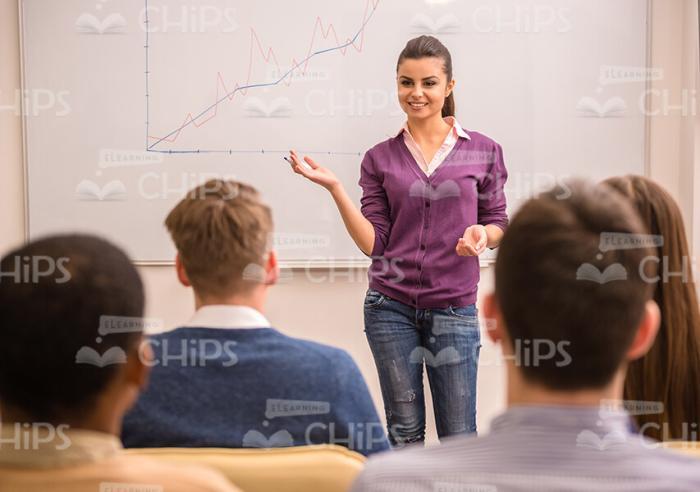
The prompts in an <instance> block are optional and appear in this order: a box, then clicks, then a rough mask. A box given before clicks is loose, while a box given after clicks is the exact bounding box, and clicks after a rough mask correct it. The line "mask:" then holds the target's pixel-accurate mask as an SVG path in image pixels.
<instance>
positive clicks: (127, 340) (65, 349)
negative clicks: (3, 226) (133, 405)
mask: <svg viewBox="0 0 700 492" xmlns="http://www.w3.org/2000/svg"><path fill="white" fill-rule="evenodd" d="M143 309H144V293H143V285H142V283H141V279H140V277H139V274H138V272H137V271H136V269H135V268H134V267H133V265H132V264H131V262H130V261H129V259H128V258H127V256H126V255H125V254H124V253H123V252H122V251H121V250H120V249H118V248H117V247H115V246H113V245H112V244H110V243H108V242H107V241H104V240H102V239H99V238H97V237H94V236H84V235H66V236H53V237H47V238H44V239H41V240H37V241H34V242H31V243H29V244H27V245H25V246H23V247H21V248H19V249H16V250H14V251H12V252H10V253H8V254H7V255H6V256H4V257H3V258H2V260H0V401H1V402H2V404H3V405H5V406H6V407H7V408H12V409H14V410H15V411H17V412H18V413H19V414H20V415H22V416H23V417H26V418H29V419H32V420H33V421H35V422H49V423H53V422H61V421H64V420H63V419H76V418H77V419H80V418H83V417H84V416H86V415H89V412H90V406H91V405H92V404H93V403H94V401H95V400H96V398H97V397H98V396H99V395H100V393H101V392H102V391H103V390H104V389H105V388H106V387H107V386H108V384H109V383H110V382H111V380H112V378H113V377H114V376H115V375H116V374H117V371H118V368H119V365H120V364H115V365H107V366H105V367H98V366H96V365H92V364H86V363H78V362H77V361H76V357H77V354H78V351H79V350H81V349H84V348H86V349H85V350H87V351H92V350H94V351H95V352H97V353H98V355H102V354H104V353H105V352H106V351H107V350H108V349H112V347H118V348H117V349H116V350H113V351H112V353H114V352H115V351H117V352H118V351H119V350H120V349H121V350H122V351H123V353H125V354H129V353H130V352H133V351H134V349H136V348H137V347H138V343H139V341H140V339H141V331H140V330H138V331H132V332H130V333H110V334H104V335H100V334H99V333H98V328H99V327H100V323H101V319H100V318H101V316H128V317H133V318H140V317H142V316H143ZM98 337H102V339H100V338H98ZM98 340H100V341H98ZM83 353H84V352H83Z"/></svg>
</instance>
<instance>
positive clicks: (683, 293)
mask: <svg viewBox="0 0 700 492" xmlns="http://www.w3.org/2000/svg"><path fill="white" fill-rule="evenodd" d="M605 183H606V184H608V185H610V186H612V187H614V188H615V189H616V190H618V191H620V192H621V193H622V194H623V195H625V196H626V197H627V198H629V199H630V200H631V201H632V204H633V205H634V206H635V207H636V208H637V210H638V212H639V214H640V215H641V217H642V221H643V222H644V224H645V225H646V227H647V230H648V232H649V233H650V234H654V235H658V236H661V237H662V238H663V244H662V245H661V246H658V247H657V248H656V251H655V253H654V255H655V259H658V260H657V261H659V262H663V263H662V264H663V265H664V266H665V268H664V271H667V272H674V273H677V272H683V274H684V275H683V276H681V277H679V276H677V275H668V276H667V277H666V278H663V277H662V278H661V279H660V281H659V282H657V283H656V288H655V291H654V300H655V301H656V303H657V304H658V305H659V308H661V326H660V327H659V334H658V335H657V337H656V340H655V341H654V345H652V346H651V348H650V349H649V352H648V353H647V354H646V355H645V356H644V357H642V358H640V359H638V360H635V361H633V362H632V363H631V364H630V366H629V369H628V371H627V377H626V378H625V399H628V400H644V401H661V402H662V403H663V411H661V412H659V413H652V412H649V413H646V414H644V415H636V416H635V418H636V420H637V423H638V424H639V426H640V428H642V431H643V433H644V435H645V436H646V437H652V438H655V439H662V438H666V439H668V438H670V439H681V440H688V439H690V438H689V436H688V432H687V426H688V425H690V424H691V423H697V422H698V418H699V416H700V392H699V391H698V387H700V312H699V311H700V309H698V298H697V294H696V290H695V282H694V281H693V271H692V268H691V265H690V263H689V258H690V254H689V249H688V240H687V238H686V234H685V227H684V226H683V216H682V214H681V211H680V209H679V208H678V205H677V204H676V202H675V200H674V199H673V197H672V196H671V195H670V194H669V193H668V192H667V191H666V190H664V189H663V188H662V187H661V186H659V185H658V184H657V183H655V182H653V181H652V180H650V179H648V178H645V177H642V176H624V177H617V178H611V179H608V180H606V181H605ZM645 424H655V425H645ZM664 424H665V425H664ZM684 425H685V426H686V428H685V431H684ZM665 426H667V431H666V432H662V430H664V427H665Z"/></svg>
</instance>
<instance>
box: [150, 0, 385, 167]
mask: <svg viewBox="0 0 700 492" xmlns="http://www.w3.org/2000/svg"><path fill="white" fill-rule="evenodd" d="M377 5H379V0H377V2H376V3H375V4H374V5H373V6H372V11H371V12H370V14H369V16H368V17H367V19H365V21H364V22H363V23H362V25H361V26H360V29H358V31H357V33H356V34H355V35H354V36H353V37H352V39H351V40H350V41H348V42H347V43H344V44H342V45H339V46H335V47H333V48H326V49H323V50H318V51H315V52H313V53H311V54H310V55H309V56H307V57H306V58H304V59H303V60H301V61H300V62H297V64H296V65H294V66H293V67H292V68H290V69H289V70H288V71H287V72H286V73H285V74H284V75H282V76H281V77H280V78H279V79H277V80H276V81H274V82H268V83H259V84H249V85H245V86H240V87H236V88H235V89H234V90H233V91H231V92H229V93H228V94H226V95H224V96H223V97H222V98H220V99H219V100H218V101H216V102H214V103H213V104H212V105H210V106H209V107H208V108H206V109H205V110H203V111H202V112H200V113H199V114H198V115H197V116H195V117H194V118H190V120H189V121H188V122H187V123H185V124H183V125H182V126H180V127H179V128H176V129H175V130H173V131H171V132H170V133H168V134H167V135H165V136H164V137H161V138H160V139H158V140H157V141H156V142H155V143H153V144H151V145H149V144H148V141H149V129H148V127H149V120H150V113H149V111H150V104H149V98H150V92H149V74H150V70H149V59H148V50H149V37H148V31H149V27H150V26H149V25H148V24H149V20H148V0H145V18H144V24H146V26H145V27H146V29H145V30H146V46H145V48H146V71H145V74H146V152H160V153H165V154H210V153H221V154H234V153H263V154H264V153H282V154H287V153H289V150H262V149H255V150H233V149H229V150H201V149H197V150H157V149H154V148H153V147H155V146H156V145H158V144H159V143H161V142H162V141H163V140H165V139H167V138H169V137H171V136H172V135H174V134H176V133H178V132H179V131H181V130H182V129H184V128H186V127H187V126H189V125H191V124H192V123H194V122H195V121H196V120H197V119H198V118H200V117H201V116H202V115H204V114H206V113H207V112H209V111H210V110H211V109H212V108H214V107H216V106H217V105H218V104H219V103H221V102H223V101H224V100H225V99H227V98H230V97H231V96H233V95H234V94H235V93H236V92H238V91H241V90H245V89H254V88H258V87H271V86H275V85H278V84H279V83H280V82H282V81H283V80H284V79H285V78H286V77H287V76H288V75H289V74H290V73H292V72H293V71H294V70H295V69H296V68H298V67H299V66H301V65H303V64H304V63H306V62H307V61H308V60H310V59H311V58H313V57H315V56H317V55H320V54H323V53H328V52H331V51H338V50H342V49H344V48H347V47H348V46H350V45H351V44H353V43H354V42H355V40H356V39H357V38H358V37H359V36H360V34H362V31H363V30H364V29H365V26H366V25H367V23H368V22H369V21H370V19H371V18H372V16H373V15H374V12H375V10H377ZM299 152H302V153H305V154H326V155H361V153H360V152H332V151H331V152H328V151H304V150H302V149H299Z"/></svg>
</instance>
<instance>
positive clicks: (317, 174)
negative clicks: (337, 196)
mask: <svg viewBox="0 0 700 492" xmlns="http://www.w3.org/2000/svg"><path fill="white" fill-rule="evenodd" d="M289 160H291V161H292V162H291V166H292V170H293V171H294V172H295V173H297V174H301V175H302V176H304V177H305V178H307V179H309V180H310V181H313V182H314V183H316V184H320V185H321V186H323V187H324V188H326V189H327V190H328V191H332V190H333V188H335V187H337V186H338V185H339V184H340V181H339V180H338V178H337V177H336V175H335V174H333V171H331V170H330V169H328V168H325V167H322V166H321V165H319V164H316V162H314V160H313V159H312V158H311V157H308V156H304V162H306V163H307V164H308V165H309V166H311V169H309V168H308V167H306V166H305V165H304V164H303V163H302V162H301V161H300V160H299V156H298V155H297V153H296V152H295V151H294V150H290V151H289Z"/></svg>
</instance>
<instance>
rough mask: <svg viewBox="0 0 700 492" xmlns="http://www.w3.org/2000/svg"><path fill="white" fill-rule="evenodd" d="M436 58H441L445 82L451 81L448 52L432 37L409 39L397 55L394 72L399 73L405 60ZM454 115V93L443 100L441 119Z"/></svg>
mask: <svg viewBox="0 0 700 492" xmlns="http://www.w3.org/2000/svg"><path fill="white" fill-rule="evenodd" d="M426 57H436V58H441V59H442V61H443V62H444V67H443V68H444V72H445V75H446V76H447V82H448V83H449V82H450V80H452V56H450V52H449V50H448V49H447V48H446V47H445V45H444V44H442V43H441V42H440V41H439V40H438V39H437V38H434V37H433V36H418V37H417V38H413V39H411V40H410V41H409V42H408V43H406V46H405V47H404V49H403V50H402V51H401V53H400V54H399V60H398V61H397V62H396V71H397V72H398V71H399V65H401V62H402V61H404V60H405V59H406V58H409V59H411V60H418V59H420V58H426ZM454 115H455V96H454V91H453V92H450V95H449V96H447V97H446V98H445V104H444V105H443V107H442V117H443V118H444V117H446V116H454Z"/></svg>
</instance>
